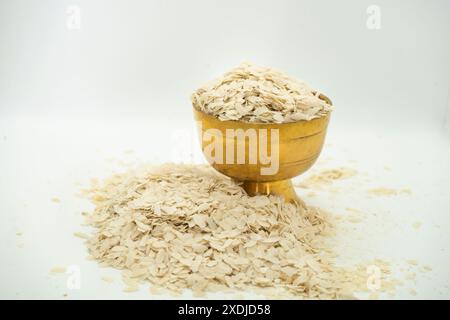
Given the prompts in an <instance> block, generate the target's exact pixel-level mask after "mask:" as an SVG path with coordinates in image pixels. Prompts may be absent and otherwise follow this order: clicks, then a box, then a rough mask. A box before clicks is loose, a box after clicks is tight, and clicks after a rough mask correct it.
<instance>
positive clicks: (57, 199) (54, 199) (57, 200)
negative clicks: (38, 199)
mask: <svg viewBox="0 0 450 320" xmlns="http://www.w3.org/2000/svg"><path fill="white" fill-rule="evenodd" d="M51 201H52V202H54V203H60V202H61V199H59V198H57V197H53V198H52V199H51Z"/></svg>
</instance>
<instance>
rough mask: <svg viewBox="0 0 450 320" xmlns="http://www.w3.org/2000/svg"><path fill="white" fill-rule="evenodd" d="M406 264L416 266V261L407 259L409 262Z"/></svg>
mask: <svg viewBox="0 0 450 320" xmlns="http://www.w3.org/2000/svg"><path fill="white" fill-rule="evenodd" d="M406 262H407V263H408V264H410V265H412V266H417V265H418V263H417V260H415V259H409V260H406Z"/></svg>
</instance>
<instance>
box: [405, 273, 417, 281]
mask: <svg viewBox="0 0 450 320" xmlns="http://www.w3.org/2000/svg"><path fill="white" fill-rule="evenodd" d="M405 279H406V280H416V273H415V272H407V273H406V275H405Z"/></svg>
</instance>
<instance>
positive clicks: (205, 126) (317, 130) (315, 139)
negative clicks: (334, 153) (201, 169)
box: [194, 95, 331, 201]
mask: <svg viewBox="0 0 450 320" xmlns="http://www.w3.org/2000/svg"><path fill="white" fill-rule="evenodd" d="M320 98H321V99H323V100H325V101H327V102H328V103H330V104H331V101H330V100H329V99H328V98H327V97H325V96H323V95H321V96H320ZM194 116H195V119H196V120H197V122H198V125H199V129H200V131H199V134H201V136H200V142H201V146H202V151H203V152H204V151H205V147H206V146H207V145H209V144H210V143H211V142H210V141H205V140H204V139H202V137H203V134H204V133H205V132H206V131H207V130H209V129H217V130H218V131H217V130H215V132H220V133H221V134H222V136H221V138H223V139H222V144H223V148H224V149H225V148H226V145H227V143H234V144H235V145H238V144H239V142H238V141H237V140H238V139H237V138H236V137H234V138H233V139H234V141H228V142H227V137H226V136H227V135H226V130H227V129H235V130H236V129H243V130H244V131H245V130H247V129H256V130H257V131H258V130H260V129H267V130H268V132H270V130H272V129H278V133H279V142H278V144H277V145H274V146H275V147H278V150H279V169H278V172H277V173H276V174H273V175H262V174H261V168H267V166H268V165H267V164H264V163H261V161H260V159H259V157H258V159H257V162H256V164H249V154H248V153H249V146H248V143H245V142H244V143H245V144H246V146H245V163H244V164H238V163H237V161H234V163H231V164H230V163H211V165H212V166H213V167H214V169H216V170H217V171H219V172H221V173H222V174H224V175H226V176H228V177H231V178H234V179H236V180H238V181H242V182H243V188H244V189H245V191H246V192H247V194H249V195H250V196H253V195H256V194H276V195H281V196H283V197H284V198H285V200H286V201H293V200H294V201H295V200H297V201H298V199H299V198H298V197H297V195H296V193H295V190H294V188H293V186H292V183H291V181H290V179H291V178H293V177H295V176H298V175H300V174H302V173H303V172H305V171H306V170H308V169H309V168H310V167H311V166H312V165H313V164H314V162H315V161H316V160H317V158H318V157H319V154H320V152H321V150H322V146H323V143H324V140H325V135H326V130H327V126H328V122H329V119H330V113H328V114H327V115H326V116H323V117H321V118H318V119H313V120H310V121H297V122H289V123H281V124H278V123H249V122H242V121H221V120H219V119H218V118H216V117H215V116H212V115H208V114H206V113H204V112H202V111H200V110H197V109H196V108H195V107H194ZM209 132H211V130H210V131H209ZM213 132H214V131H213ZM268 135H269V136H270V133H269V134H268ZM258 139H259V137H258ZM228 140H230V139H228ZM240 143H241V144H242V141H241V142H240ZM259 145H260V144H259V141H258V154H259ZM236 148H237V147H236ZM267 149H268V154H269V155H270V154H271V152H272V150H271V141H270V139H269V143H268V145H267ZM204 153H205V152H204ZM236 153H237V152H235V154H234V156H235V160H236V157H237V154H236ZM224 162H225V161H224Z"/></svg>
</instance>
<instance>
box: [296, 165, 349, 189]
mask: <svg viewBox="0 0 450 320" xmlns="http://www.w3.org/2000/svg"><path fill="white" fill-rule="evenodd" d="M355 174H356V170H354V169H352V168H337V169H327V170H322V171H320V172H319V173H317V174H314V175H312V176H310V177H308V178H307V179H305V180H303V181H301V182H300V183H298V184H296V186H297V187H300V188H304V189H313V188H320V187H323V186H326V185H330V184H332V183H333V182H334V181H336V180H341V179H347V178H350V177H352V176H354V175H355Z"/></svg>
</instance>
